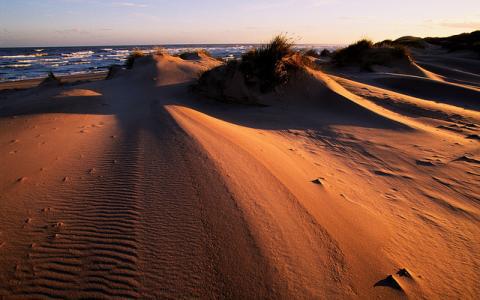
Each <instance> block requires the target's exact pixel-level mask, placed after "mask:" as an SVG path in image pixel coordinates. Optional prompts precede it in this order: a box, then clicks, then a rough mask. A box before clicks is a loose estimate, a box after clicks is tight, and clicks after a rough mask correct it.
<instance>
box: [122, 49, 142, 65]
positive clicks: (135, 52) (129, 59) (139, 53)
mask: <svg viewBox="0 0 480 300" xmlns="http://www.w3.org/2000/svg"><path fill="white" fill-rule="evenodd" d="M144 56H145V53H143V52H142V51H140V50H138V49H136V50H133V52H132V53H130V55H129V56H128V57H127V60H126V62H125V67H126V68H127V69H133V65H134V64H135V60H136V59H137V58H140V57H144Z"/></svg>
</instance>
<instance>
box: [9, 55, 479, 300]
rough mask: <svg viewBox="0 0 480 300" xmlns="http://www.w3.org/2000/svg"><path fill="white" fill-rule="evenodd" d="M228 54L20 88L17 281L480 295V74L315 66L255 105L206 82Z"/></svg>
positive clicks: (36, 291)
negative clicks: (229, 97) (220, 97)
mask: <svg viewBox="0 0 480 300" xmlns="http://www.w3.org/2000/svg"><path fill="white" fill-rule="evenodd" d="M443 61H446V62H445V63H443ZM462 62H463V61H462ZM442 63H443V64H442ZM454 63H457V65H455V67H453V66H452V64H454ZM219 64H220V62H219V61H217V60H215V59H212V58H210V57H208V56H207V55H204V54H202V53H201V54H199V55H198V57H193V58H192V57H189V59H186V60H183V59H181V58H179V57H173V56H169V55H166V54H165V55H158V56H155V57H145V58H141V59H140V60H138V61H137V62H136V63H135V66H134V69H133V70H132V71H126V72H121V73H120V74H118V75H117V76H115V77H114V78H113V79H109V80H101V81H93V82H86V83H77V84H66V85H63V86H40V87H36V88H33V89H26V90H21V91H4V92H1V93H0V165H1V168H2V172H0V253H1V255H0V296H4V297H6V298H10V297H17V298H35V299H37V298H242V299H245V298H246V299H251V298H285V299H292V298H299V299H305V298H308V299H310V298H320V299H322V298H329V299H330V298H341V299H344V298H389V299H390V298H464V299H468V298H471V299H473V298H476V297H478V295H479V294H480V288H479V286H478V281H479V280H480V275H479V274H480V273H479V268H480V254H479V253H480V243H479V237H480V226H479V221H480V207H479V200H480V180H479V178H480V170H479V164H480V147H479V145H480V144H479V134H480V112H479V108H480V105H479V104H478V100H480V91H479V86H480V80H477V77H475V76H479V74H474V73H472V72H471V70H470V69H468V70H467V68H468V67H466V68H465V69H462V68H461V67H462V65H461V64H460V63H459V62H458V61H457V60H455V59H452V60H448V59H447V60H442V59H441V58H439V57H434V58H428V59H427V58H426V57H421V59H420V58H419V62H418V64H419V66H420V67H421V68H423V69H424V70H426V71H427V72H424V73H422V74H424V76H421V75H411V74H391V73H388V72H384V73H382V72H377V73H374V74H363V73H354V72H351V73H341V74H340V73H335V74H327V73H325V72H322V71H316V70H310V71H309V72H310V75H311V76H309V77H308V78H303V79H301V80H299V81H298V82H297V83H296V84H294V85H292V86H288V87H287V88H286V89H285V90H284V91H281V92H280V93H279V94H278V95H277V96H276V97H274V99H267V100H268V101H270V102H269V103H268V104H270V105H269V106H267V107H251V106H240V105H234V104H221V103H217V102H214V101H212V100H208V99H205V98H204V97H202V96H199V95H197V94H195V93H193V92H192V91H191V84H192V83H193V82H194V81H195V79H196V78H197V77H198V74H199V73H201V72H202V71H204V70H207V69H209V68H212V67H215V66H218V65H219ZM430 64H434V65H435V66H436V67H435V68H432V69H429V68H428V67H429V65H430ZM465 65H466V66H468V64H465ZM450 69H451V70H452V71H451V72H450V71H449V70H450ZM440 71H442V72H440ZM457 75H458V76H457ZM465 81H468V82H465Z"/></svg>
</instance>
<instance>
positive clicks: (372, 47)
mask: <svg viewBox="0 0 480 300" xmlns="http://www.w3.org/2000/svg"><path fill="white" fill-rule="evenodd" d="M409 59H410V53H409V51H408V49H407V48H406V47H404V46H400V45H397V44H395V43H392V42H390V41H384V42H381V43H377V44H373V42H372V41H370V40H366V39H364V40H360V41H358V42H356V43H354V44H352V45H350V46H348V47H346V48H343V49H340V50H337V51H336V52H334V53H333V57H332V62H333V63H334V64H335V65H336V66H339V67H348V66H359V67H361V68H362V69H365V70H371V68H372V66H374V65H382V66H389V65H391V64H392V63H394V62H395V61H399V60H409Z"/></svg>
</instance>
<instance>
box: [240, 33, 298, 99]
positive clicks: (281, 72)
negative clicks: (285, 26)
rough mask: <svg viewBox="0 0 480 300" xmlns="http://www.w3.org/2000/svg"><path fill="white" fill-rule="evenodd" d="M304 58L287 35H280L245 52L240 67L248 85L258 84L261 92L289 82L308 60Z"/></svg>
mask: <svg viewBox="0 0 480 300" xmlns="http://www.w3.org/2000/svg"><path fill="white" fill-rule="evenodd" d="M304 58H305V57H304V56H303V55H301V54H299V53H296V52H295V51H294V49H293V43H292V42H291V41H290V40H289V39H288V38H287V37H285V36H282V35H279V36H276V37H275V38H274V39H273V40H272V41H271V42H270V43H268V44H267V45H263V46H261V47H259V48H256V49H253V50H251V51H249V52H247V53H245V54H244V55H243V56H242V58H241V60H240V63H239V69H240V71H241V72H242V73H243V75H244V77H245V82H246V84H247V85H249V86H253V85H258V87H259V88H260V91H261V92H268V91H271V90H273V89H274V88H275V87H277V86H279V85H283V84H285V83H287V82H288V80H289V78H290V75H291V74H292V72H294V71H296V70H299V69H300V68H301V67H302V65H303V64H304V63H305V62H306V60H304Z"/></svg>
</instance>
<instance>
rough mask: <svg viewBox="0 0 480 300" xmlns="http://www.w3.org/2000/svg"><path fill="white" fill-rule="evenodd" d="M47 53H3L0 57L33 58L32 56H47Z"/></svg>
mask: <svg viewBox="0 0 480 300" xmlns="http://www.w3.org/2000/svg"><path fill="white" fill-rule="evenodd" d="M47 55H48V53H38V54H26V55H3V56H0V59H2V58H5V59H15V58H33V57H42V56H47Z"/></svg>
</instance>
